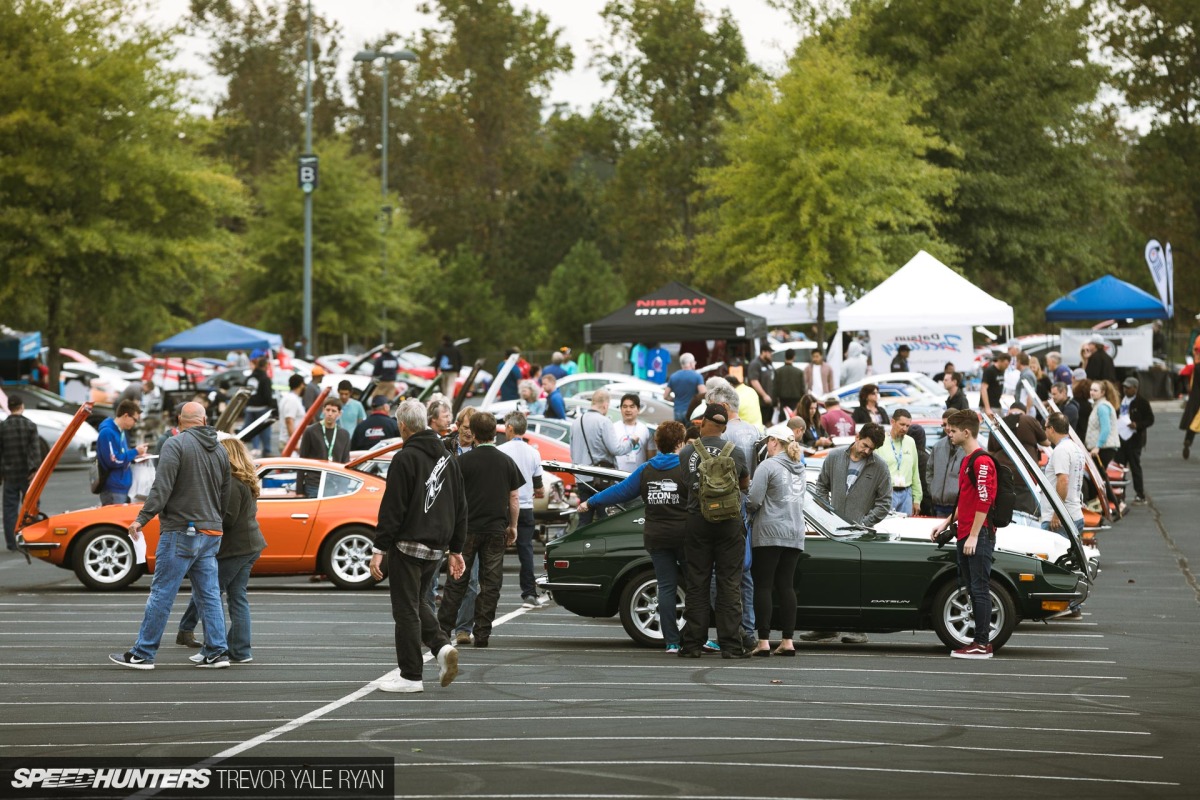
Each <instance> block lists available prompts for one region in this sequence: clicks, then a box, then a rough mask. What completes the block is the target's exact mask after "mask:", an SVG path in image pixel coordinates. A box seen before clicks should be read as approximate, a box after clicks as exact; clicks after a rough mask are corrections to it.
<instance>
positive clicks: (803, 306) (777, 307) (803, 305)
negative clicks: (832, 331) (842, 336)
mask: <svg viewBox="0 0 1200 800" xmlns="http://www.w3.org/2000/svg"><path fill="white" fill-rule="evenodd" d="M848 303H849V301H848V300H847V299H846V293H845V292H844V291H843V290H841V289H838V290H837V291H836V292H834V293H833V294H829V293H826V294H825V321H826V322H832V321H833V320H836V319H837V318H838V314H839V313H841V311H842V309H843V308H845V307H846V306H847V304H848ZM734 305H735V306H737V307H738V308H740V309H741V310H742V311H746V312H749V313H751V314H757V315H758V316H760V317H765V318H766V320H767V324H768V325H771V326H775V325H808V324H811V323H814V322H816V321H817V292H816V290H815V289H811V288H809V289H799V290H797V291H796V292H795V293H793V292H792V290H791V289H790V288H789V287H788V285H787V284H786V283H785V284H783V285H781V286H780V287H779V288H778V289H776V290H775V291H773V292H764V293H762V294H760V295H758V296H756V297H751V298H749V299H748V300H738V301H737V302H736V303H734Z"/></svg>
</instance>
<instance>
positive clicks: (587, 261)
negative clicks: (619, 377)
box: [530, 241, 625, 347]
mask: <svg viewBox="0 0 1200 800" xmlns="http://www.w3.org/2000/svg"><path fill="white" fill-rule="evenodd" d="M624 304H625V290H624V289H623V288H622V286H621V282H620V280H619V279H618V278H617V274H616V272H614V271H613V268H612V267H611V266H610V265H609V263H608V262H607V261H605V260H604V256H603V255H601V253H600V249H599V248H598V247H596V245H595V244H593V243H592V242H583V241H581V242H576V244H575V246H574V247H572V248H571V252H569V253H567V257H566V258H565V259H563V262H562V263H561V264H559V265H558V266H557V267H555V268H554V272H553V273H552V274H551V275H550V280H549V281H548V282H546V283H545V284H544V285H542V286H539V287H538V290H537V296H536V297H535V298H534V301H533V305H532V306H531V308H530V316H531V318H532V322H533V332H534V338H535V341H536V342H537V343H538V344H540V345H543V346H546V347H556V346H558V345H561V344H562V343H563V342H572V343H576V342H581V341H582V340H583V326H584V325H585V324H587V323H589V322H592V321H593V320H597V319H600V318H601V317H603V316H605V315H606V314H611V313H612V312H613V311H616V310H617V309H618V308H620V307H621V306H622V305H624Z"/></svg>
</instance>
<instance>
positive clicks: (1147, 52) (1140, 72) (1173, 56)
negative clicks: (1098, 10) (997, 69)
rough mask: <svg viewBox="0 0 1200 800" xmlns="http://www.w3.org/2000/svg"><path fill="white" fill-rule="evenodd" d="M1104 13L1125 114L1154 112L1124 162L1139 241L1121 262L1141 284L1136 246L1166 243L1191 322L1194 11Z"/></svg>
mask: <svg viewBox="0 0 1200 800" xmlns="http://www.w3.org/2000/svg"><path fill="white" fill-rule="evenodd" d="M1110 6H1111V10H1110V13H1109V14H1108V15H1106V18H1107V20H1108V21H1107V23H1106V24H1105V25H1104V27H1103V29H1102V33H1103V36H1104V39H1105V42H1106V44H1107V45H1108V47H1110V48H1111V50H1112V52H1113V53H1114V55H1115V56H1116V61H1117V63H1118V64H1119V65H1120V66H1119V67H1118V68H1117V71H1116V75H1115V78H1116V83H1117V85H1118V86H1119V87H1120V88H1121V89H1122V90H1123V91H1124V93H1125V98H1126V100H1127V101H1128V103H1129V105H1130V106H1132V107H1133V108H1135V109H1137V110H1139V111H1143V112H1145V111H1149V112H1152V114H1151V116H1150V129H1149V131H1148V132H1147V133H1146V134H1145V135H1144V136H1142V137H1141V138H1140V139H1139V140H1138V141H1137V142H1136V143H1135V145H1134V147H1133V152H1132V154H1131V156H1130V166H1131V169H1132V171H1133V176H1132V181H1133V184H1134V186H1135V201H1134V202H1133V203H1132V204H1131V216H1132V218H1133V223H1134V225H1136V226H1137V228H1138V229H1139V233H1140V236H1139V239H1140V241H1135V242H1130V243H1129V244H1128V251H1127V258H1126V259H1125V262H1126V263H1130V262H1132V263H1133V264H1134V265H1135V268H1134V270H1133V271H1134V272H1136V274H1137V277H1139V278H1142V279H1144V277H1145V273H1146V270H1145V269H1144V267H1143V266H1142V264H1143V262H1142V259H1141V246H1140V245H1142V244H1144V242H1145V239H1147V238H1151V237H1152V238H1157V239H1160V240H1162V241H1164V242H1166V241H1169V242H1171V245H1172V249H1173V250H1174V251H1175V252H1176V253H1178V254H1179V256H1178V257H1177V258H1176V268H1175V294H1176V297H1177V298H1178V302H1177V304H1176V305H1177V307H1178V311H1177V312H1176V313H1177V316H1179V317H1180V318H1186V317H1190V316H1192V315H1193V314H1195V313H1196V312H1197V311H1200V270H1197V269H1196V268H1195V264H1196V263H1197V262H1196V258H1195V255H1194V254H1196V253H1198V252H1200V37H1198V33H1197V32H1198V31H1200V5H1198V4H1196V3H1194V2H1191V1H1190V0H1110ZM1130 251H1131V252H1130ZM1129 255H1132V257H1131V258H1130V257H1128V256H1129ZM1130 277H1133V276H1130Z"/></svg>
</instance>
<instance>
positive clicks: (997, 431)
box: [983, 415, 1091, 582]
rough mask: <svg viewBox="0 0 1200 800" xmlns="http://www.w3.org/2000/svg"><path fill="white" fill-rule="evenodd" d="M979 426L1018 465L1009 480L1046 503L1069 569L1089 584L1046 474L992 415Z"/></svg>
mask: <svg viewBox="0 0 1200 800" xmlns="http://www.w3.org/2000/svg"><path fill="white" fill-rule="evenodd" d="M983 424H984V425H985V426H986V427H987V428H988V430H989V432H990V436H991V437H992V439H994V440H995V441H996V442H997V443H998V444H999V445H1000V449H1001V450H1003V451H1004V453H1005V455H1007V456H1008V458H1009V460H1010V461H1012V463H1013V464H1016V465H1018V473H1019V474H1017V475H1014V476H1013V478H1014V479H1016V480H1024V482H1025V483H1026V484H1027V485H1028V486H1029V487H1030V488H1031V489H1034V490H1035V494H1036V493H1037V492H1040V493H1041V497H1040V498H1039V500H1041V502H1048V503H1050V507H1051V508H1052V509H1053V511H1054V513H1055V514H1056V515H1057V516H1058V519H1059V521H1060V522H1061V523H1062V524H1061V525H1060V526H1059V532H1060V533H1061V534H1062V535H1064V536H1066V537H1067V538H1068V539H1069V540H1070V544H1071V554H1072V557H1073V558H1072V561H1073V563H1072V564H1071V569H1072V570H1073V571H1074V572H1076V573H1078V574H1079V575H1080V576H1081V577H1082V578H1083V579H1084V580H1086V581H1088V582H1091V578H1090V576H1089V575H1088V557H1087V552H1086V551H1085V550H1084V549H1083V542H1082V541H1081V540H1080V538H1079V535H1080V533H1081V531H1077V530H1075V523H1074V522H1073V521H1072V520H1071V518H1070V516H1069V515H1068V514H1067V507H1066V506H1065V505H1064V504H1063V501H1062V498H1060V497H1059V496H1058V492H1057V491H1056V490H1055V489H1054V487H1053V486H1051V485H1050V481H1049V480H1048V479H1047V478H1046V474H1045V473H1044V472H1042V470H1041V468H1040V467H1038V465H1037V464H1036V463H1034V460H1033V458H1032V457H1031V456H1030V455H1029V453H1028V451H1026V450H1025V448H1024V447H1023V446H1022V445H1021V443H1020V442H1019V441H1018V440H1017V435H1016V434H1015V433H1013V431H1012V430H1011V429H1009V427H1008V426H1007V425H1005V424H1004V423H1003V422H1002V421H1001V420H1000V419H999V418H998V417H996V416H995V415H991V416H985V417H984V419H983Z"/></svg>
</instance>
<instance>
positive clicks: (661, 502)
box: [579, 421, 687, 655]
mask: <svg viewBox="0 0 1200 800" xmlns="http://www.w3.org/2000/svg"><path fill="white" fill-rule="evenodd" d="M685 432H686V429H685V428H684V427H683V424H682V423H679V422H674V421H672V422H664V423H662V424H661V425H659V426H658V430H656V431H655V432H654V444H655V446H656V447H657V448H658V455H656V456H655V457H654V458H652V459H650V460H649V461H647V462H646V463H644V464H640V465H639V466H638V468H637V469H635V470H634V471H633V472H632V473H630V475H629V477H628V478H626V479H625V480H623V481H621V482H620V483H618V484H617V485H616V486H610V487H609V488H607V489H605V490H604V491H602V492H600V493H598V494H596V495H594V496H593V497H591V498H590V499H588V500H587V501H585V502H583V503H580V504H579V511H580V512H586V511H588V510H589V509H593V508H603V507H604V506H607V505H613V504H614V503H625V502H628V501H630V500H632V499H634V498H635V497H637V496H638V495H641V498H642V502H643V503H645V505H646V522H645V525H643V527H642V531H643V534H642V535H643V537H644V539H645V545H646V551H647V552H649V553H650V561H651V562H652V563H653V564H654V576H655V577H656V578H657V579H658V620H659V625H660V627H661V628H662V634H663V641H665V642H666V645H667V653H668V654H672V655H676V654H678V653H679V617H678V611H677V608H676V607H677V603H678V590H679V581H680V578H681V576H682V575H683V574H684V564H685V563H686V561H685V560H684V557H683V541H684V530H685V527H686V525H687V507H686V505H685V504H684V501H683V497H682V495H681V494H680V491H679V487H680V485H681V484H683V481H684V474H683V468H682V467H681V466H680V464H679V451H680V450H682V449H683V445H684V438H685Z"/></svg>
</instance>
